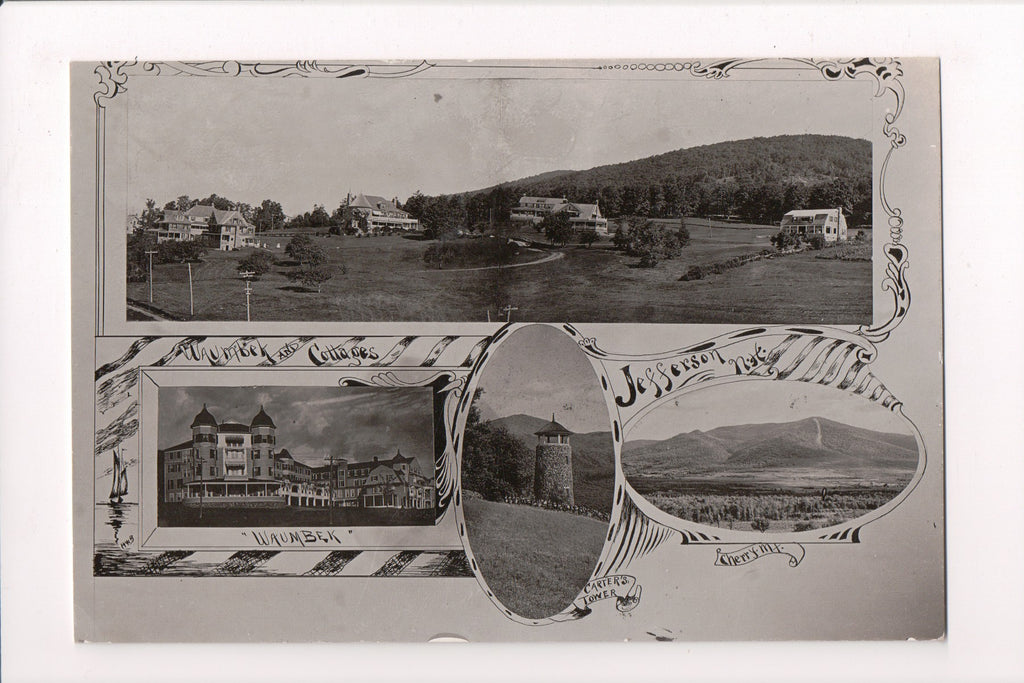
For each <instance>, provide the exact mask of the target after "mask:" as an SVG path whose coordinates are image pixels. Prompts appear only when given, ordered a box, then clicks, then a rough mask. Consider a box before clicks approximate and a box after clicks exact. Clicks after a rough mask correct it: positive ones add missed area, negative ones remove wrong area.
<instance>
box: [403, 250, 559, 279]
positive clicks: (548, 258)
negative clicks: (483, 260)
mask: <svg viewBox="0 0 1024 683" xmlns="http://www.w3.org/2000/svg"><path fill="white" fill-rule="evenodd" d="M530 251H540V252H541V253H544V252H543V251H542V250H540V249H530ZM560 258H565V252H563V251H553V252H551V253H550V254H548V255H547V256H545V257H544V258H539V259H537V260H536V261H527V262H526V263H513V264H512V265H509V266H480V267H478V268H440V269H438V268H428V269H426V270H424V271H423V272H424V273H468V272H470V271H473V270H498V269H499V268H523V267H524V266H539V265H540V264H542V263H549V262H551V261H557V260H558V259H560Z"/></svg>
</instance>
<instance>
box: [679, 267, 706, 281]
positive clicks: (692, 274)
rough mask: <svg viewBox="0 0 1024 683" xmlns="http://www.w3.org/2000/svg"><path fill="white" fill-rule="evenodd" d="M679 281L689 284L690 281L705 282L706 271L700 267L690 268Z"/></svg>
mask: <svg viewBox="0 0 1024 683" xmlns="http://www.w3.org/2000/svg"><path fill="white" fill-rule="evenodd" d="M679 279H680V280H682V281H683V282H689V281H690V280H703V279H704V269H703V268H701V267H700V266H690V268H689V269H688V270H687V271H686V273H685V274H684V275H683V276H682V277H681V278H679Z"/></svg>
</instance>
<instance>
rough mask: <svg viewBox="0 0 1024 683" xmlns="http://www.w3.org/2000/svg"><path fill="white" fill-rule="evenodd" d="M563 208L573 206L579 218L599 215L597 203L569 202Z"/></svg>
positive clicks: (597, 216)
mask: <svg viewBox="0 0 1024 683" xmlns="http://www.w3.org/2000/svg"><path fill="white" fill-rule="evenodd" d="M562 208H563V209H568V208H574V209H576V210H577V211H579V213H580V216H579V217H580V218H586V219H591V218H599V217H600V216H601V210H600V209H599V208H598V205H597V204H580V203H578V202H569V203H568V204H566V205H565V206H564V207H562Z"/></svg>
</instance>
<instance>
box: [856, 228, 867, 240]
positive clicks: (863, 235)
mask: <svg viewBox="0 0 1024 683" xmlns="http://www.w3.org/2000/svg"><path fill="white" fill-rule="evenodd" d="M867 238H868V234H867V233H866V232H864V231H863V230H858V231H857V236H856V237H854V238H853V239H855V240H857V241H858V242H863V241H864V240H866V239H867Z"/></svg>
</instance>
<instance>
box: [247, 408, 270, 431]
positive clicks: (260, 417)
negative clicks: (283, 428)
mask: <svg viewBox="0 0 1024 683" xmlns="http://www.w3.org/2000/svg"><path fill="white" fill-rule="evenodd" d="M249 426H250V427H273V428H274V429H277V425H276V424H274V421H273V420H271V419H270V416H269V415H267V413H266V412H265V411H264V410H263V406H262V405H261V406H260V412H258V413H256V417H254V418H253V419H252V422H250V423H249Z"/></svg>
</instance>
